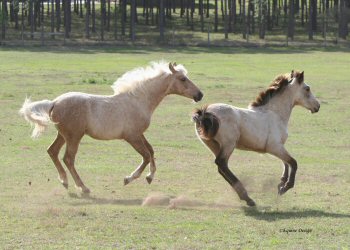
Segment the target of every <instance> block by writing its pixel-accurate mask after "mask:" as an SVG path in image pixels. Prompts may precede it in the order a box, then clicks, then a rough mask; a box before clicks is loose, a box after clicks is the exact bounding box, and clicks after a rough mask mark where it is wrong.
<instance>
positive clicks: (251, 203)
mask: <svg viewBox="0 0 350 250" xmlns="http://www.w3.org/2000/svg"><path fill="white" fill-rule="evenodd" d="M246 202H247V205H248V206H250V207H255V206H256V204H255V202H254V201H253V200H252V199H250V200H247V201H246Z"/></svg>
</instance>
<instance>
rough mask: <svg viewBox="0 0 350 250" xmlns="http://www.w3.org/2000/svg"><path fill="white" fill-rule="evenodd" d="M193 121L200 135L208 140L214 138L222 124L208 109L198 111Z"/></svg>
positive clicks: (193, 116) (194, 114)
mask: <svg viewBox="0 0 350 250" xmlns="http://www.w3.org/2000/svg"><path fill="white" fill-rule="evenodd" d="M192 120H193V121H194V122H195V123H196V128H197V131H198V134H199V135H200V136H201V137H203V138H206V139H211V138H213V137H214V136H215V135H216V133H217V132H218V129H219V126H220V123H219V119H218V117H217V116H215V115H214V114H213V113H211V112H208V111H207V107H203V108H200V109H196V110H195V111H194V112H193V115H192Z"/></svg>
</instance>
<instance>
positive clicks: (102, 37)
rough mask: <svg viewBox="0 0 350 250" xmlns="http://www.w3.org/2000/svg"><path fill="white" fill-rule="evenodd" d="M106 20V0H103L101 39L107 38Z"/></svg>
mask: <svg viewBox="0 0 350 250" xmlns="http://www.w3.org/2000/svg"><path fill="white" fill-rule="evenodd" d="M93 1H94V0H93ZM105 20H106V0H101V20H100V29H101V41H104V40H105Z"/></svg>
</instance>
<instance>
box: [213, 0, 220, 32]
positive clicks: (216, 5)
mask: <svg viewBox="0 0 350 250" xmlns="http://www.w3.org/2000/svg"><path fill="white" fill-rule="evenodd" d="M218 12H219V7H218V0H215V18H214V19H215V21H214V31H215V32H218V25H219V13H218Z"/></svg>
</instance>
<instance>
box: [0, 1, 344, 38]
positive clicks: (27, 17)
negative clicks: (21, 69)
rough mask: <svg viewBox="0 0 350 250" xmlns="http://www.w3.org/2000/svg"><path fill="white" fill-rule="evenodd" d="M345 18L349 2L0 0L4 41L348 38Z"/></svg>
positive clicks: (0, 18)
mask: <svg viewBox="0 0 350 250" xmlns="http://www.w3.org/2000/svg"><path fill="white" fill-rule="evenodd" d="M349 22H350V0H99V1H93V0H0V23H1V39H2V40H6V39H9V38H11V37H12V38H13V37H15V38H20V37H21V38H22V39H23V37H24V35H28V36H29V39H34V38H35V35H37V34H39V35H41V36H43V35H48V36H49V37H50V38H51V39H54V38H55V37H56V36H60V35H62V36H64V38H65V39H69V38H72V37H74V38H84V39H96V38H98V40H102V41H103V40H105V39H106V35H108V39H110V40H121V39H122V40H125V39H129V40H131V41H135V40H137V39H138V38H140V37H142V35H147V33H148V32H154V33H156V36H157V40H158V41H164V36H165V32H166V31H167V30H169V29H172V30H174V29H176V30H177V31H178V30H191V31H198V32H202V33H207V32H209V31H210V32H214V33H222V34H223V36H224V37H225V38H228V36H229V34H230V33H234V34H241V35H242V37H243V38H245V39H246V38H247V36H249V35H252V34H257V35H258V37H259V38H260V39H264V38H265V36H266V34H267V33H270V34H280V33H281V34H283V33H284V32H285V35H286V36H287V37H288V38H290V39H294V36H295V34H304V35H305V36H307V37H308V39H309V40H312V39H313V37H314V34H316V33H318V34H322V35H323V36H325V35H326V33H327V31H329V30H333V31H334V33H336V36H338V37H339V38H342V39H346V38H347V36H348V34H349ZM174 26H175V28H174ZM145 31H146V32H145ZM145 33H146V34H145Z"/></svg>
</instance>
